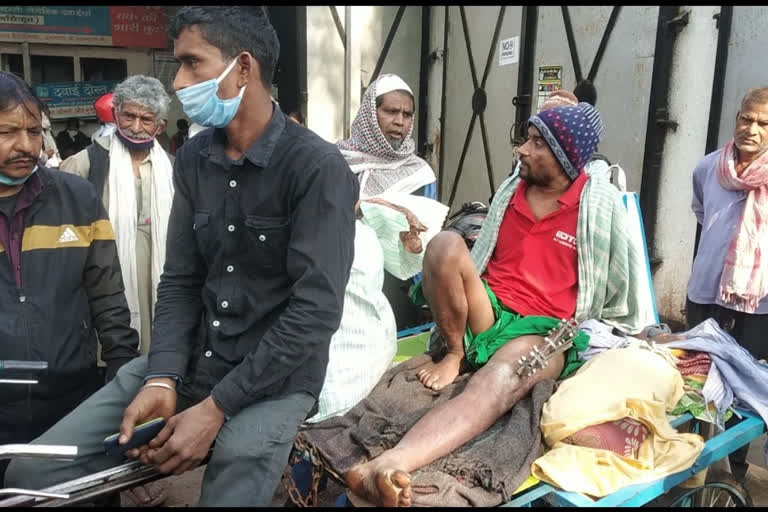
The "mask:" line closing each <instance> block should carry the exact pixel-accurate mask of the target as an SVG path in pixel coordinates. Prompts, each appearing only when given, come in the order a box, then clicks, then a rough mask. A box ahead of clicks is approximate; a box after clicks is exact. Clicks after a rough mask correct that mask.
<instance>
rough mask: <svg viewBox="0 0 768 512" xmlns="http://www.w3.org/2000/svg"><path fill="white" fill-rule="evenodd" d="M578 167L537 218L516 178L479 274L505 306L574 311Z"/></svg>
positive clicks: (532, 311)
mask: <svg viewBox="0 0 768 512" xmlns="http://www.w3.org/2000/svg"><path fill="white" fill-rule="evenodd" d="M586 181H587V176H586V173H584V172H582V173H581V174H580V175H579V177H578V178H576V180H575V181H574V182H573V184H571V186H570V188H569V189H568V190H566V191H565V193H564V194H563V195H562V196H561V197H560V199H558V203H560V208H558V209H557V210H555V211H554V212H552V213H550V214H549V215H547V216H545V217H543V218H541V219H539V220H536V219H535V218H534V216H533V213H532V212H531V208H530V206H529V205H528V200H527V199H526V198H525V191H526V189H527V188H528V187H527V184H526V183H525V181H521V182H520V185H518V187H517V190H516V191H515V194H514V196H513V197H512V200H511V201H510V204H509V207H508V208H507V211H506V212H505V213H504V218H503V219H502V221H501V226H500V228H499V237H498V241H497V242H496V248H495V249H494V251H493V254H492V255H491V259H490V261H489V262H488V266H487V267H486V269H485V273H484V274H483V277H484V278H485V279H486V280H487V281H488V286H489V287H490V288H491V290H493V293H495V294H496V297H497V298H498V299H499V300H500V301H501V302H502V304H504V305H505V306H507V307H508V308H509V309H511V310H513V311H516V312H517V313H519V314H521V315H523V316H528V315H543V316H550V317H554V318H570V317H572V316H573V314H574V313H575V311H576V293H577V291H578V282H579V267H578V263H579V262H578V255H577V253H576V224H577V222H578V218H579V198H580V196H581V191H582V189H583V188H584V184H585V183H586Z"/></svg>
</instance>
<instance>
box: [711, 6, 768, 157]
mask: <svg viewBox="0 0 768 512" xmlns="http://www.w3.org/2000/svg"><path fill="white" fill-rule="evenodd" d="M767 17H768V8H766V7H765V6H762V7H758V6H734V8H733V23H732V26H731V37H730V39H729V41H728V63H727V67H726V74H725V90H724V91H723V109H722V112H721V115H720V131H719V133H718V142H719V146H721V147H722V146H723V145H725V143H726V142H728V140H729V139H730V138H731V137H732V136H733V127H734V122H735V119H736V112H737V111H738V110H739V106H740V104H741V98H743V97H744V93H745V92H747V90H748V89H750V88H752V87H760V86H768V69H766V67H765V63H764V62H765V51H766V48H768V32H766V30H765V26H766V18H767Z"/></svg>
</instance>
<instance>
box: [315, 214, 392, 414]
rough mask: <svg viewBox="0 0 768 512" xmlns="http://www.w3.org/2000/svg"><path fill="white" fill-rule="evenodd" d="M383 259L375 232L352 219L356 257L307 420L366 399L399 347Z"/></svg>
mask: <svg viewBox="0 0 768 512" xmlns="http://www.w3.org/2000/svg"><path fill="white" fill-rule="evenodd" d="M383 285H384V258H383V255H382V250H381V246H380V245H379V240H378V239H377V237H376V233H374V231H373V230H372V229H371V228H369V227H368V226H366V225H364V224H363V223H362V222H360V221H357V222H356V223H355V258H354V260H353V261H352V270H351V272H350V274H349V281H348V282H347V287H346V289H345V290H344V313H343V315H342V316H341V323H340V325H339V329H338V330H337V331H336V333H335V334H334V335H333V337H332V338H331V344H330V347H329V353H328V369H327V371H326V374H325V381H324V382H323V389H322V390H321V391H320V396H319V398H318V412H317V414H316V415H315V416H313V417H312V418H310V419H309V420H307V423H315V422H317V421H320V420H323V419H326V418H330V417H331V416H336V415H339V414H344V413H345V412H347V411H348V410H349V409H351V408H352V407H353V406H354V405H355V404H357V402H359V401H360V400H362V399H363V398H365V397H366V396H367V395H368V393H370V391H371V390H372V389H373V387H374V386H375V385H376V383H377V382H378V381H379V379H380V378H381V376H382V375H383V374H384V372H385V371H387V369H388V368H389V365H390V363H391V362H392V359H393V358H394V357H395V353H396V352H397V327H396V324H395V315H394V313H393V312H392V308H391V306H390V305H389V302H388V301H387V298H386V297H385V296H384V292H383V291H382V288H383Z"/></svg>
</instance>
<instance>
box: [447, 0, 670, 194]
mask: <svg viewBox="0 0 768 512" xmlns="http://www.w3.org/2000/svg"><path fill="white" fill-rule="evenodd" d="M446 9H447V11H448V14H447V15H448V18H449V20H448V23H447V25H448V36H447V38H446V42H447V44H446V48H447V52H446V53H447V55H446V64H445V65H446V75H447V77H448V79H447V80H446V83H445V89H444V96H445V98H446V101H445V107H444V109H443V112H442V115H443V119H442V123H441V124H442V127H443V128H442V130H441V133H442V138H443V140H442V142H443V144H442V147H441V151H442V152H443V155H441V159H440V161H441V173H440V174H441V178H442V179H441V180H440V181H441V184H440V192H441V199H442V200H443V201H444V202H446V203H448V204H449V205H450V206H451V207H452V208H457V207H458V206H459V205H460V204H461V203H462V202H465V201H470V200H481V201H485V200H487V199H488V197H489V196H490V195H491V194H492V193H493V191H494V190H495V187H497V186H498V185H499V184H500V183H501V181H503V180H504V179H505V178H506V177H507V176H508V174H509V172H510V170H511V165H512V163H513V146H514V145H515V144H519V143H520V142H522V140H523V138H524V136H525V130H526V127H525V125H526V120H527V118H528V115H530V113H531V112H535V111H536V108H537V103H538V101H537V100H538V98H537V96H538V91H539V83H538V82H539V81H540V78H541V77H540V76H539V71H540V68H542V67H549V68H550V69H552V68H559V70H560V79H561V82H562V85H561V87H562V88H565V89H568V90H571V91H572V90H573V89H574V87H575V85H576V83H577V82H578V81H580V80H582V79H586V80H590V81H592V82H593V83H594V85H595V87H596V89H597V91H598V101H597V108H598V110H600V111H601V113H602V115H603V120H604V122H605V124H606V126H607V127H608V130H607V132H606V136H605V138H604V141H603V143H602V144H601V146H600V152H601V153H603V154H605V155H607V156H608V158H609V159H611V160H612V161H618V162H619V163H621V164H622V166H624V167H625V169H626V170H627V173H628V181H629V186H630V188H632V189H635V190H637V189H638V188H639V184H640V179H641V176H642V167H643V159H644V146H645V134H646V125H647V119H648V109H649V96H650V94H649V92H650V84H651V76H652V69H653V56H654V50H655V34H656V26H657V18H658V7H634V6H633V7H623V8H622V7H611V6H600V7H567V6H563V7H550V6H546V7H539V8H536V7H522V8H521V7H506V8H505V7H501V8H499V7H461V6H458V7H456V6H453V7H448V8H446ZM518 35H519V36H520V50H519V51H520V56H519V64H512V65H507V66H501V65H499V57H498V52H499V42H500V41H503V40H505V39H507V38H510V37H513V36H518ZM470 54H471V55H472V58H469V57H468V55H470ZM518 77H519V78H520V82H519V83H518Z"/></svg>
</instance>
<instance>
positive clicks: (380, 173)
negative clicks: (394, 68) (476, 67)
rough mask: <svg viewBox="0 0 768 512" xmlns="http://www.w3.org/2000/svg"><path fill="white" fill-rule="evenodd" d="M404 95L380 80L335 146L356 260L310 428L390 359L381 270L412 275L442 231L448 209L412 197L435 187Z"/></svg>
mask: <svg viewBox="0 0 768 512" xmlns="http://www.w3.org/2000/svg"><path fill="white" fill-rule="evenodd" d="M413 112H414V102H413V93H412V92H411V89H410V87H408V85H407V84H406V83H405V82H404V81H403V80H402V79H401V78H400V77H398V76H396V75H390V74H385V75H381V76H380V77H379V78H378V79H377V80H375V81H374V82H373V83H372V84H371V85H370V86H369V87H368V90H367V91H366V92H365V94H364V95H363V99H362V103H361V106H360V110H359V112H358V113H357V116H356V117H355V120H354V122H353V123H352V127H351V136H350V138H349V139H346V140H342V141H339V142H338V143H337V146H338V147H339V149H340V150H341V153H342V154H343V155H344V157H345V158H346V160H347V163H348V164H349V166H350V168H351V169H352V171H353V172H354V173H355V174H356V175H357V176H358V178H359V180H360V200H361V201H360V203H358V216H359V218H358V221H357V223H356V225H355V258H354V261H353V263H352V271H351V273H350V277H349V281H348V283H347V287H346V289H345V294H344V313H343V315H342V319H341V324H340V326H339V329H338V330H337V331H336V334H334V336H333V338H332V339H331V345H330V354H329V362H328V370H327V372H326V378H325V382H324V385H323V389H322V391H321V393H320V397H319V400H318V409H319V410H318V413H317V414H316V415H315V416H313V417H312V418H311V419H310V420H309V421H310V422H315V421H320V420H322V419H325V418H328V417H330V416H335V415H338V414H343V413H345V412H346V411H347V410H349V409H350V408H351V407H352V406H354V405H355V404H356V403H357V402H359V401H360V400H361V399H363V398H364V397H365V396H366V395H367V394H368V393H369V392H370V391H371V389H372V388H373V386H374V384H375V383H376V382H377V381H378V379H379V378H380V377H381V375H382V374H383V373H384V372H385V371H386V370H387V369H388V368H389V366H390V365H391V363H392V359H393V357H394V356H395V353H396V351H397V328H396V321H395V316H394V313H393V311H392V306H391V305H390V302H389V300H388V299H387V297H386V296H385V294H384V291H383V286H384V275H385V273H384V270H385V269H386V270H387V271H389V272H390V273H391V274H392V275H394V276H395V277H396V278H398V279H407V278H410V277H412V276H413V275H415V274H417V273H418V272H419V271H420V270H421V267H422V259H423V247H426V243H427V242H428V241H429V238H431V236H434V235H435V234H436V233H437V232H438V231H439V230H440V228H441V227H442V223H443V220H444V219H445V215H446V213H447V210H448V209H447V207H445V206H443V205H441V204H440V203H438V202H437V201H433V200H432V199H428V198H425V197H415V196H414V195H412V193H414V192H417V191H419V189H423V188H424V187H425V186H426V185H431V184H434V183H435V173H434V172H433V171H432V169H431V168H430V166H429V164H427V162H425V161H424V160H422V159H421V158H419V157H417V156H416V155H415V154H414V153H415V147H416V144H415V143H414V141H413V138H411V132H412V131H413Z"/></svg>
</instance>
